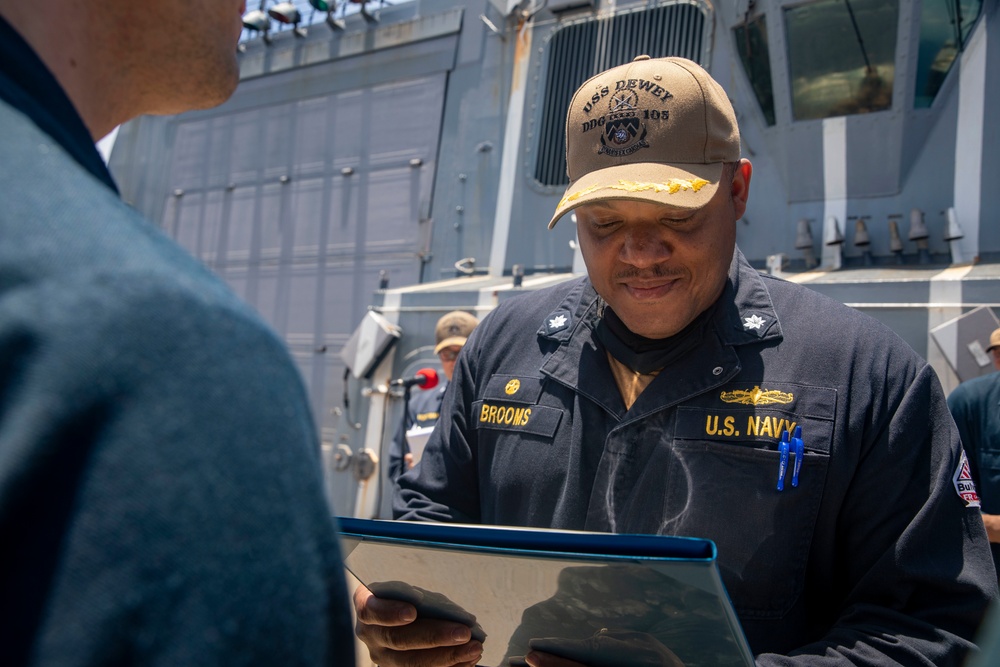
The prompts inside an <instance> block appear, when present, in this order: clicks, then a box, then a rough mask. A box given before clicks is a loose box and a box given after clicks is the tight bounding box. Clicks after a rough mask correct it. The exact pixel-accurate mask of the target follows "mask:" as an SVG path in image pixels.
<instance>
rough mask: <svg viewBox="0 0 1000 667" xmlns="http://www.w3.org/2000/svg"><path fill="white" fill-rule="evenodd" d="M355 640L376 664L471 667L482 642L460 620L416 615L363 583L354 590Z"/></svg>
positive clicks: (389, 666)
mask: <svg viewBox="0 0 1000 667" xmlns="http://www.w3.org/2000/svg"><path fill="white" fill-rule="evenodd" d="M354 609H355V611H356V612H357V616H358V623H357V626H356V627H355V629H354V632H355V634H357V636H358V639H360V640H361V641H363V642H364V643H365V646H367V647H368V654H369V655H370V656H371V659H372V662H374V663H375V664H377V665H379V666H380V667H454V666H459V667H475V665H476V663H477V662H478V661H479V658H480V657H482V655H483V645H482V643H481V642H478V641H476V640H474V639H472V630H471V629H470V628H469V627H468V626H467V625H463V624H461V623H454V622H452V621H439V620H435V619H429V618H423V619H421V618H417V609H416V607H414V606H413V605H412V604H410V603H408V602H401V601H399V600H387V599H383V598H378V597H375V596H374V595H372V593H371V591H369V590H368V589H367V588H365V587H364V586H358V588H357V590H355V591H354Z"/></svg>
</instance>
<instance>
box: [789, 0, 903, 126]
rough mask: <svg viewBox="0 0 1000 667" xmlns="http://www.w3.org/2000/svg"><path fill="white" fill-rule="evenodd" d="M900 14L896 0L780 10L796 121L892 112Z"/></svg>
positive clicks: (823, 2)
mask: <svg viewBox="0 0 1000 667" xmlns="http://www.w3.org/2000/svg"><path fill="white" fill-rule="evenodd" d="M898 13H899V3H898V0H820V1H819V2H812V3H809V4H805V5H797V6H795V7H788V8H786V9H785V10H784V14H785V33H786V35H787V38H788V66H789V76H790V79H791V88H792V114H793V116H794V118H795V120H809V119H814V118H829V117H831V116H849V115H853V114H861V113H869V112H873V111H883V110H886V109H889V108H890V107H891V106H892V85H893V79H894V76H895V73H896V67H895V56H896V30H897V16H898Z"/></svg>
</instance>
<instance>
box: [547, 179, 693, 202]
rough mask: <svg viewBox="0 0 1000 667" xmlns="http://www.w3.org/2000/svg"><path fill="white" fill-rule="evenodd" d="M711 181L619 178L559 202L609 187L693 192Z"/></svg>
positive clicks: (622, 189)
mask: <svg viewBox="0 0 1000 667" xmlns="http://www.w3.org/2000/svg"><path fill="white" fill-rule="evenodd" d="M708 184H709V182H708V181H706V180H705V179H703V178H696V179H694V180H689V179H686V178H671V179H670V180H669V181H667V182H666V183H640V182H638V181H622V180H619V181H618V183H617V184H612V185H592V186H590V187H589V188H587V189H585V190H581V191H579V192H574V193H571V194H568V195H566V196H565V197H563V198H562V201H560V202H559V206H557V207H556V208H560V207H562V206H563V204H567V203H569V202H571V201H576V200H577V199H579V198H580V197H583V196H585V195H589V194H590V193H592V192H597V191H598V190H603V189H608V190H621V191H623V192H646V191H648V190H652V191H653V192H656V193H659V192H666V193H667V194H671V195H672V194H676V193H678V192H680V191H681V190H691V191H693V192H698V191H699V190H701V189H702V188H703V187H705V186H706V185H708Z"/></svg>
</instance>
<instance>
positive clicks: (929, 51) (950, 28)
mask: <svg viewBox="0 0 1000 667" xmlns="http://www.w3.org/2000/svg"><path fill="white" fill-rule="evenodd" d="M922 5H923V9H921V12H920V53H919V54H918V56H917V84H916V89H915V90H914V96H913V106H915V107H917V108H918V109H920V108H924V107H929V106H930V105H931V103H932V102H933V101H934V97H935V96H936V95H937V93H938V90H939V89H940V88H941V84H942V83H944V78H945V76H946V75H947V74H948V71H949V70H951V66H952V65H953V64H954V62H955V59H956V58H957V57H958V54H959V53H961V51H962V50H963V49H964V48H965V44H966V42H968V39H969V33H970V32H972V26H973V25H974V24H975V22H976V19H977V18H979V13H980V12H981V11H982V8H983V2H982V0H936V1H934V2H930V1H929V0H924V2H923V3H922Z"/></svg>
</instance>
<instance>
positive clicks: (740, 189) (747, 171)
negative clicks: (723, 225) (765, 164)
mask: <svg viewBox="0 0 1000 667" xmlns="http://www.w3.org/2000/svg"><path fill="white" fill-rule="evenodd" d="M751 176H753V165H752V164H750V160H747V159H746V158H743V159H741V160H740V161H739V162H737V163H736V169H735V170H734V171H733V182H732V184H731V185H730V195H731V197H732V201H733V212H734V213H735V214H736V218H735V219H736V220H739V219H740V218H742V217H743V214H744V213H745V212H746V210H747V199H749V197H750V177H751Z"/></svg>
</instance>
